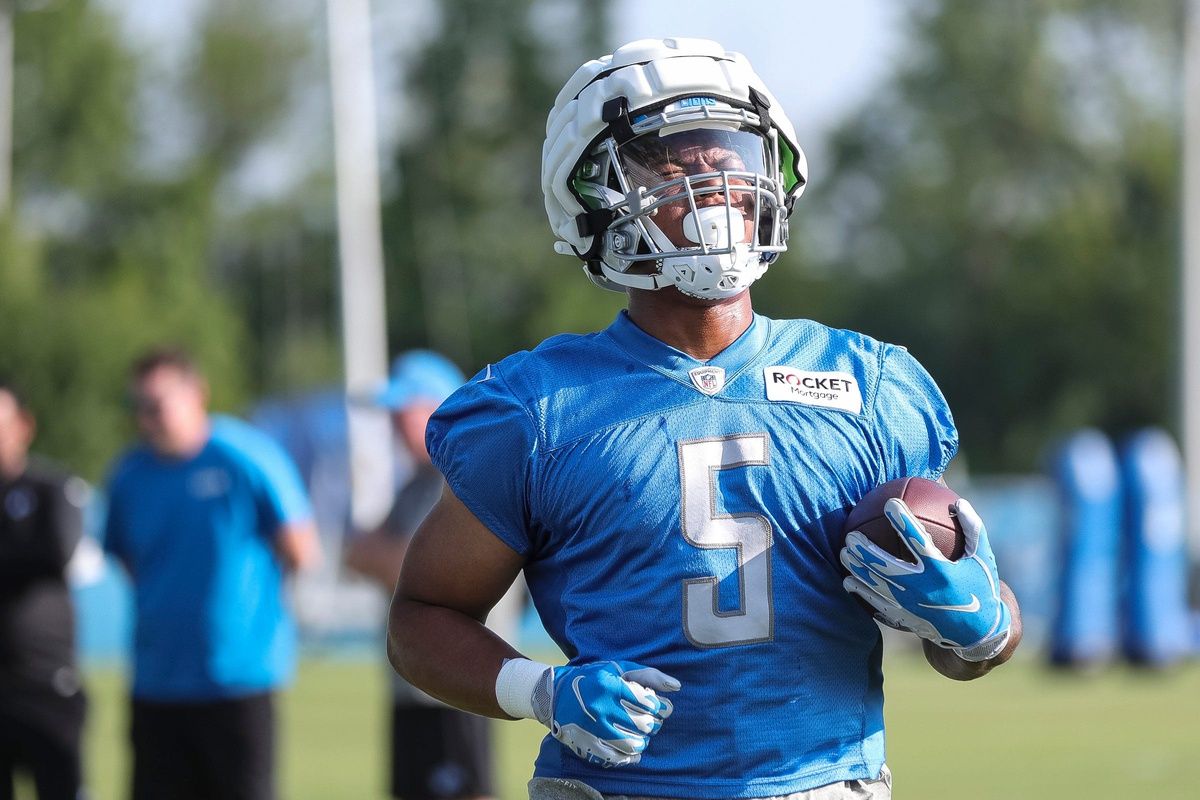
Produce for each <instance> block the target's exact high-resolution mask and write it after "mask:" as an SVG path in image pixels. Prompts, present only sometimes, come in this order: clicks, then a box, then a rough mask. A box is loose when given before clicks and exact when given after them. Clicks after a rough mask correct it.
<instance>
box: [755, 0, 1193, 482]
mask: <svg viewBox="0 0 1200 800" xmlns="http://www.w3.org/2000/svg"><path fill="white" fill-rule="evenodd" d="M910 8H911V15H910V19H911V26H912V31H911V34H912V35H911V42H910V46H909V49H908V51H907V53H906V58H905V59H904V60H903V62H902V63H900V64H899V65H898V66H897V69H896V71H895V73H894V75H893V77H892V79H891V80H890V81H888V83H887V84H886V85H885V86H884V87H883V88H882V89H881V90H879V91H878V92H877V93H876V94H875V96H873V97H871V98H869V99H868V101H867V102H866V103H865V104H864V105H863V107H862V109H861V110H860V111H859V112H858V113H857V114H855V115H854V116H853V117H852V118H850V119H849V120H848V121H847V123H846V124H845V125H844V126H843V127H842V128H841V129H840V130H839V131H838V132H837V134H836V135H835V136H834V137H833V139H832V145H831V147H830V150H831V152H832V159H831V163H830V164H828V165H826V166H825V167H824V168H822V166H821V165H816V169H814V174H815V178H814V181H813V186H812V187H811V189H810V192H809V194H808V195H807V196H806V197H805V198H804V200H803V201H802V203H801V207H800V213H799V214H798V215H797V218H796V223H795V224H796V225H797V228H796V230H794V235H793V250H795V251H800V252H802V253H803V257H804V259H805V261H806V262H807V268H808V270H809V274H810V275H815V276H816V277H817V278H819V279H821V281H822V284H821V291H820V292H819V293H818V295H817V298H818V300H820V302H821V303H822V304H823V306H824V307H823V308H822V309H821V312H820V313H821V316H822V318H823V319H824V320H825V321H832V322H834V323H835V324H840V325H844V326H847V327H852V328H857V329H859V330H863V331H865V332H867V333H870V334H872V335H875V336H878V337H880V338H883V339H887V340H890V341H895V342H899V343H902V344H905V345H907V346H908V347H909V348H910V349H911V350H912V351H913V353H914V354H915V355H916V356H917V357H918V358H920V359H921V360H922V362H923V363H924V364H925V365H926V366H927V367H928V368H929V370H930V372H931V373H932V374H933V375H934V376H935V377H936V379H937V380H938V382H939V384H940V385H941V386H942V388H943V390H944V391H945V393H946V396H947V398H948V399H949V401H950V404H951V407H952V408H954V409H955V415H956V419H957V421H958V423H959V427H960V429H961V433H962V441H963V450H964V453H966V454H967V456H968V457H969V460H970V464H971V466H972V467H973V468H976V469H984V470H997V469H1006V470H1017V469H1028V468H1030V467H1032V466H1034V465H1035V464H1036V462H1037V459H1038V458H1039V456H1040V454H1041V453H1042V451H1043V449H1044V447H1045V446H1046V443H1047V441H1048V439H1049V438H1050V437H1053V436H1055V435H1057V434H1060V433H1062V432H1064V431H1066V430H1069V429H1071V428H1074V427H1076V426H1081V425H1098V426H1101V427H1103V428H1107V429H1109V430H1110V431H1118V430H1121V429H1125V428H1128V427H1131V426H1140V425H1145V424H1167V423H1168V422H1169V421H1170V420H1171V418H1172V414H1171V413H1170V412H1171V410H1172V409H1171V403H1172V401H1171V398H1172V397H1173V396H1174V391H1173V382H1174V380H1175V379H1174V378H1173V366H1174V358H1175V351H1174V345H1173V344H1172V341H1173V336H1174V332H1175V330H1176V321H1177V316H1178V315H1177V311H1176V302H1175V298H1176V293H1177V292H1176V285H1177V277H1176V275H1177V272H1176V264H1177V261H1178V259H1177V247H1178V245H1177V238H1178V218H1179V217H1178V198H1177V194H1178V186H1177V184H1178V178H1177V172H1178V163H1179V147H1178V135H1179V134H1178V123H1179V120H1178V116H1179V112H1178V103H1177V101H1176V98H1177V97H1178V83H1177V81H1178V77H1177V75H1178V62H1179V35H1178V30H1179V22H1180V21H1181V19H1182V9H1181V4H1180V3H1179V2H1164V3H1143V4H1127V3H1119V2H1115V0H1100V1H1095V0H1093V2H1085V0H1056V1H1055V2H1045V0H1014V2H1010V3H1002V4H987V3H960V2H953V0H923V1H922V2H913V3H911V6H910ZM825 175H827V176H828V177H825ZM809 280H811V279H809ZM797 294H798V293H797V292H794V291H793V292H792V294H791V295H790V296H791V297H795V296H796V295H797ZM765 299H766V301H767V302H765V303H764V304H762V305H763V307H764V308H767V309H768V310H770V309H771V308H772V307H773V304H774V303H775V302H776V301H784V302H786V301H787V300H788V299H789V294H788V291H787V290H783V291H781V292H779V293H778V294H775V293H774V292H773V294H772V296H771V297H770V298H765ZM791 313H795V310H794V309H792V311H791Z"/></svg>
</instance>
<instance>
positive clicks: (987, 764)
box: [24, 654, 1200, 800]
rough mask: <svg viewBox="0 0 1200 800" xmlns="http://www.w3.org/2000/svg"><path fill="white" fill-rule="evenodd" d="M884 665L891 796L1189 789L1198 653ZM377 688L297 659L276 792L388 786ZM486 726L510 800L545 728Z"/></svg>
mask: <svg viewBox="0 0 1200 800" xmlns="http://www.w3.org/2000/svg"><path fill="white" fill-rule="evenodd" d="M886 674H887V697H888V701H887V723H888V731H889V737H888V762H889V764H890V765H891V767H892V771H893V772H894V773H895V795H896V797H897V798H899V800H906V799H910V800H911V799H913V798H920V799H921V800H926V799H929V798H978V799H979V800H986V798H1005V800H1011V798H1023V799H1024V800H1030V799H1035V798H1042V797H1046V798H1049V797H1054V798H1062V797H1086V798H1089V800H1098V798H1122V799H1123V800H1126V799H1128V798H1156V799H1163V798H1184V797H1187V798H1191V797H1196V796H1197V789H1196V786H1197V783H1198V781H1200V664H1192V665H1190V666H1189V667H1187V668H1186V669H1181V670H1177V671H1173V672H1169V673H1166V674H1143V673H1139V672H1133V671H1129V670H1125V669H1112V670H1108V671H1104V672H1101V673H1099V674H1095V675H1086V676H1080V675H1065V674H1057V673H1052V672H1049V671H1047V670H1045V669H1043V668H1041V667H1040V666H1037V665H1035V664H1034V663H1032V662H1030V661H1025V662H1020V661H1018V662H1017V663H1014V664H1011V665H1009V666H1007V667H1006V668H1004V669H1002V670H1000V671H998V672H996V673H994V674H993V675H990V676H988V677H987V678H985V679H983V680H981V681H977V682H975V683H969V684H958V683H954V682H952V681H948V680H946V679H944V678H941V677H939V676H938V675H936V674H935V673H934V672H933V671H932V670H930V669H928V668H927V667H925V666H924V662H921V661H919V660H918V659H917V657H915V656H909V655H907V654H897V655H895V656H892V657H890V658H889V660H888V663H887V664H886ZM89 686H90V691H91V698H92V715H91V721H90V727H89V746H88V756H89V764H88V774H89V782H90V785H91V788H92V791H93V795H94V797H95V798H96V800H116V798H123V797H125V791H124V787H125V774H126V770H127V761H126V759H127V750H126V746H125V742H126V729H125V697H124V684H123V679H122V677H121V676H120V674H119V673H117V672H116V671H114V670H100V671H94V672H93V674H92V675H91V679H90V682H89ZM386 691H387V689H386V683H385V676H384V672H383V667H382V665H379V664H373V663H364V662H361V661H339V660H312V659H310V660H308V661H306V662H305V663H304V665H303V666H302V668H301V670H300V676H299V679H298V681H297V683H296V685H295V687H294V688H293V689H292V690H291V691H290V692H289V693H288V694H287V695H286V697H285V700H284V703H283V705H282V726H283V733H282V735H283V743H282V744H283V752H282V760H283V763H282V768H283V787H284V798H285V799H286V800H341V799H342V798H352V799H353V800H371V799H372V798H383V797H384V796H385V795H384V793H383V791H382V787H383V785H384V784H383V780H384V779H383V747H384V742H385V741H386V740H385V738H384V736H385V730H386V727H385V726H386V720H385V711H386V708H387V705H386V703H387V696H386ZM668 724H669V723H668ZM497 729H498V733H499V742H498V750H499V752H498V758H499V762H500V769H499V775H500V788H501V797H502V798H504V800H516V799H517V798H522V797H524V796H525V794H524V785H525V781H526V780H527V779H528V776H529V772H530V768H531V764H532V760H533V751H534V749H535V748H536V746H537V743H538V741H539V740H540V738H541V733H542V732H543V731H544V729H543V728H541V727H540V726H539V725H538V724H537V723H535V722H518V723H497ZM24 797H32V794H30V793H28V792H26V793H25V794H24Z"/></svg>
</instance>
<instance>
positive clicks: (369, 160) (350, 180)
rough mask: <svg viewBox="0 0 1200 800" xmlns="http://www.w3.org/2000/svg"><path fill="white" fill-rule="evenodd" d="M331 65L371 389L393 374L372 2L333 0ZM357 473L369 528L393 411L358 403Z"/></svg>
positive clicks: (350, 304) (353, 278)
mask: <svg viewBox="0 0 1200 800" xmlns="http://www.w3.org/2000/svg"><path fill="white" fill-rule="evenodd" d="M327 10H328V14H329V66H330V76H331V85H332V91H333V134H334V155H335V165H336V170H337V216H338V247H339V255H340V258H341V300H342V347H343V354H344V360H345V368H346V389H347V392H348V393H349V394H350V395H351V396H353V395H355V394H360V393H362V392H365V391H369V390H370V389H371V388H372V387H374V386H375V385H376V384H378V383H380V382H381V381H382V380H383V379H384V378H385V377H386V375H387V326H386V321H385V320H386V317H385V308H384V293H383V242H382V238H381V234H380V219H379V157H378V153H377V148H378V144H377V140H376V129H375V81H374V78H373V74H372V56H371V8H370V5H369V2H368V0H328V2H327ZM348 414H349V420H350V441H349V445H350V472H351V475H350V477H351V485H352V489H353V496H352V497H353V500H352V514H353V518H354V523H355V524H356V525H358V526H360V527H367V526H371V525H374V524H375V523H377V522H378V521H379V520H380V519H381V518H382V516H383V515H384V514H385V513H386V512H387V509H388V506H389V505H390V503H391V496H392V488H393V487H392V436H391V428H390V423H389V420H388V418H387V415H386V413H384V412H382V411H378V410H372V409H366V408H362V407H358V406H355V405H354V404H351V405H350V407H349V409H348Z"/></svg>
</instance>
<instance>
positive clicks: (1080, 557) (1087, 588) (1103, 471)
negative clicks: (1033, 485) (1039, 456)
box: [1050, 430, 1121, 666]
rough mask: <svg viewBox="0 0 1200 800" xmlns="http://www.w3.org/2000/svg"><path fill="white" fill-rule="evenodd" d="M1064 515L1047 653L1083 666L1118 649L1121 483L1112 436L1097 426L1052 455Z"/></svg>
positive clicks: (1065, 662)
mask: <svg viewBox="0 0 1200 800" xmlns="http://www.w3.org/2000/svg"><path fill="white" fill-rule="evenodd" d="M1050 466H1051V475H1052V477H1053V478H1054V482H1055V484H1056V486H1057V487H1058V491H1059V495H1060V499H1061V505H1062V518H1061V522H1060V531H1059V547H1060V550H1059V559H1058V564H1059V569H1060V573H1059V580H1058V603H1057V609H1056V614H1055V618H1054V622H1053V624H1052V626H1051V633H1050V659H1051V661H1052V662H1053V663H1055V664H1060V665H1064V666H1087V665H1089V664H1094V663H1097V662H1099V661H1103V660H1106V659H1108V658H1109V657H1111V656H1112V655H1113V654H1114V653H1115V652H1116V650H1117V640H1118V616H1117V611H1118V602H1117V576H1118V570H1117V560H1118V557H1119V555H1120V545H1121V482H1120V474H1119V470H1118V467H1117V456H1116V451H1115V450H1114V448H1113V446H1112V442H1110V441H1109V439H1108V437H1107V436H1105V435H1104V434H1103V433H1100V432H1099V431H1096V430H1082V431H1079V432H1078V433H1075V434H1073V435H1072V436H1071V437H1069V438H1068V439H1066V440H1065V441H1064V442H1063V443H1062V444H1061V445H1060V446H1059V448H1058V449H1057V450H1056V451H1055V452H1054V454H1053V457H1052V459H1051V465H1050Z"/></svg>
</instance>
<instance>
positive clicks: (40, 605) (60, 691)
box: [0, 378, 88, 800]
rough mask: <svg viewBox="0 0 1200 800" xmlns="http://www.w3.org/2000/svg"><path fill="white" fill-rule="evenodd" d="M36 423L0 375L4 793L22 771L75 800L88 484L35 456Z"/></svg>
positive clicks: (61, 797) (0, 788) (42, 791)
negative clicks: (80, 584) (79, 610)
mask: <svg viewBox="0 0 1200 800" xmlns="http://www.w3.org/2000/svg"><path fill="white" fill-rule="evenodd" d="M35 430H36V423H35V421H34V417H33V414H32V413H31V412H30V410H29V409H28V408H27V407H26V405H25V403H24V401H23V400H22V398H21V394H20V392H18V390H17V389H16V388H15V387H14V386H13V385H12V384H11V383H8V382H6V381H5V380H3V379H2V378H0V800H9V798H11V797H12V796H13V791H14V790H13V773H14V771H15V770H17V769H23V770H26V771H27V772H28V773H29V774H30V775H31V776H32V778H33V782H34V784H35V785H36V787H37V794H38V798H39V800H76V798H80V797H82V796H83V793H82V790H81V785H82V769H81V759H80V740H81V734H82V729H83V719H84V709H85V700H84V695H83V691H82V688H81V685H80V680H79V671H78V667H77V664H76V661H75V613H74V609H73V607H72V603H71V594H70V590H69V589H68V586H67V579H66V571H67V564H68V563H69V562H70V560H71V556H72V554H73V553H74V552H75V548H76V546H77V545H78V544H79V540H80V538H81V536H82V532H83V519H82V518H83V514H82V507H83V504H84V501H85V500H86V496H87V492H88V487H87V484H85V483H84V482H83V480H82V479H80V478H76V477H73V476H71V475H70V474H68V473H66V472H64V471H63V470H61V469H59V468H57V467H55V466H53V465H51V464H48V463H47V462H45V461H42V460H40V459H31V458H30V456H29V445H30V443H31V442H32V441H33V437H34V433H35Z"/></svg>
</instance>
